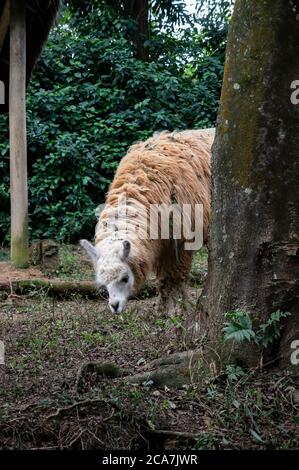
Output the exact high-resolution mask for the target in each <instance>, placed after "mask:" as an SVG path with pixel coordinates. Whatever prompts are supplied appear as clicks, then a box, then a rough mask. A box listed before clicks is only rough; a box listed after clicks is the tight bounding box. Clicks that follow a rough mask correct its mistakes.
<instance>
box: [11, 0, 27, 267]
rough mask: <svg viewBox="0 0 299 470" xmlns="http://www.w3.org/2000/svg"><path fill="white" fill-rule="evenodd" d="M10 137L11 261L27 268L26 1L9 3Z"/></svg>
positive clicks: (17, 0)
mask: <svg viewBox="0 0 299 470" xmlns="http://www.w3.org/2000/svg"><path fill="white" fill-rule="evenodd" d="M9 138H10V193H11V261H12V263H13V264H14V265H15V266H16V267H18V268H25V267H27V266H28V259H29V253H28V251H29V250H28V193H27V142H26V2H25V1H23V0H22V1H20V0H10V70H9Z"/></svg>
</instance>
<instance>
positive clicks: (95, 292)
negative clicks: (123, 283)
mask: <svg viewBox="0 0 299 470" xmlns="http://www.w3.org/2000/svg"><path fill="white" fill-rule="evenodd" d="M0 291H3V292H4V293H7V295H8V296H12V295H15V294H21V295H24V294H30V293H32V292H34V291H44V292H45V293H46V294H47V295H50V296H53V297H57V298H70V297H72V296H73V295H74V294H78V295H81V296H82V297H88V298H89V299H98V298H101V299H105V298H107V292H106V291H105V290H104V289H98V288H97V287H96V285H95V283H94V282H92V281H65V280H60V279H20V280H16V281H12V282H11V281H10V282H9V281H0ZM155 295H156V287H155V285H154V284H147V285H146V286H145V288H144V289H143V290H142V291H141V292H140V294H139V295H138V297H137V298H143V297H144V296H146V297H153V296H155Z"/></svg>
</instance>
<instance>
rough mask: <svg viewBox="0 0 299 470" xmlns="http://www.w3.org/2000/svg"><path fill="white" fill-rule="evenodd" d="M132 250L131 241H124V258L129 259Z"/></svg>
mask: <svg viewBox="0 0 299 470" xmlns="http://www.w3.org/2000/svg"><path fill="white" fill-rule="evenodd" d="M130 250H131V243H130V242H129V240H124V241H123V253H122V258H123V259H127V258H128V256H129V254H130Z"/></svg>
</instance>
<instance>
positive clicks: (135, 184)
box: [96, 129, 214, 284]
mask: <svg viewBox="0 0 299 470" xmlns="http://www.w3.org/2000/svg"><path fill="white" fill-rule="evenodd" d="M213 139H214V130H213V129H206V130H194V131H191V130H186V131H182V132H171V133H170V132H161V133H157V134H154V135H153V137H151V138H149V139H148V140H146V141H145V142H139V143H137V144H135V145H133V146H132V147H131V148H130V149H129V151H128V153H127V155H126V156H125V157H124V158H123V159H122V160H121V162H120V164H119V166H118V169H117V171H116V174H115V177H114V180H113V182H112V184H111V186H110V188H109V191H108V193H107V196H106V207H105V210H104V211H103V212H102V214H101V216H100V219H99V223H98V226H97V230H96V244H100V243H101V241H103V240H104V239H105V238H106V237H109V236H111V232H110V231H109V230H108V229H106V228H105V227H106V225H107V219H109V217H110V215H111V211H113V208H115V207H116V206H117V204H118V203H119V197H120V196H125V197H126V198H127V199H128V200H130V201H133V208H134V207H135V208H137V212H136V211H135V213H134V211H133V212H132V216H131V221H130V222H131V223H132V230H134V226H136V225H137V224H138V225H139V226H140V224H142V223H143V221H142V220H139V218H140V217H139V216H138V204H142V205H143V206H145V207H146V208H148V209H149V207H150V205H151V204H163V203H164V204H168V205H171V204H173V203H174V201H175V202H176V203H177V204H191V206H192V207H194V206H195V204H200V203H201V204H202V205H203V223H204V227H203V228H204V240H206V239H207V233H208V226H209V221H210V193H211V172H210V158H211V146H212V143H213ZM135 203H136V204H135ZM128 238H130V237H129V235H128ZM165 243H166V242H165V240H135V241H132V245H133V250H132V254H131V257H130V258H131V265H132V268H133V270H134V272H135V275H136V277H137V284H142V282H143V281H144V279H145V276H146V274H147V273H148V271H149V270H150V269H154V270H155V271H157V269H158V266H159V257H161V254H162V252H163V253H164V255H165V248H166V249H167V247H165Z"/></svg>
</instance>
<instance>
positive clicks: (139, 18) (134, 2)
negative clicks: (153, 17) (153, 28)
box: [124, 0, 149, 61]
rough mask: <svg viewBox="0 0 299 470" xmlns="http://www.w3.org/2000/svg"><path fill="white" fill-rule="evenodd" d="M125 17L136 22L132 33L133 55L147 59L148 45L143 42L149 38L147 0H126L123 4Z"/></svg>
mask: <svg viewBox="0 0 299 470" xmlns="http://www.w3.org/2000/svg"><path fill="white" fill-rule="evenodd" d="M124 15H125V18H129V19H132V20H134V21H135V22H136V26H135V28H134V31H133V34H132V41H133V43H134V46H135V57H136V58H137V59H140V60H144V61H147V60H148V58H149V53H148V47H147V46H146V45H145V44H144V43H145V42H146V41H147V40H148V39H149V0H128V1H126V2H125V5H124Z"/></svg>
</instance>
